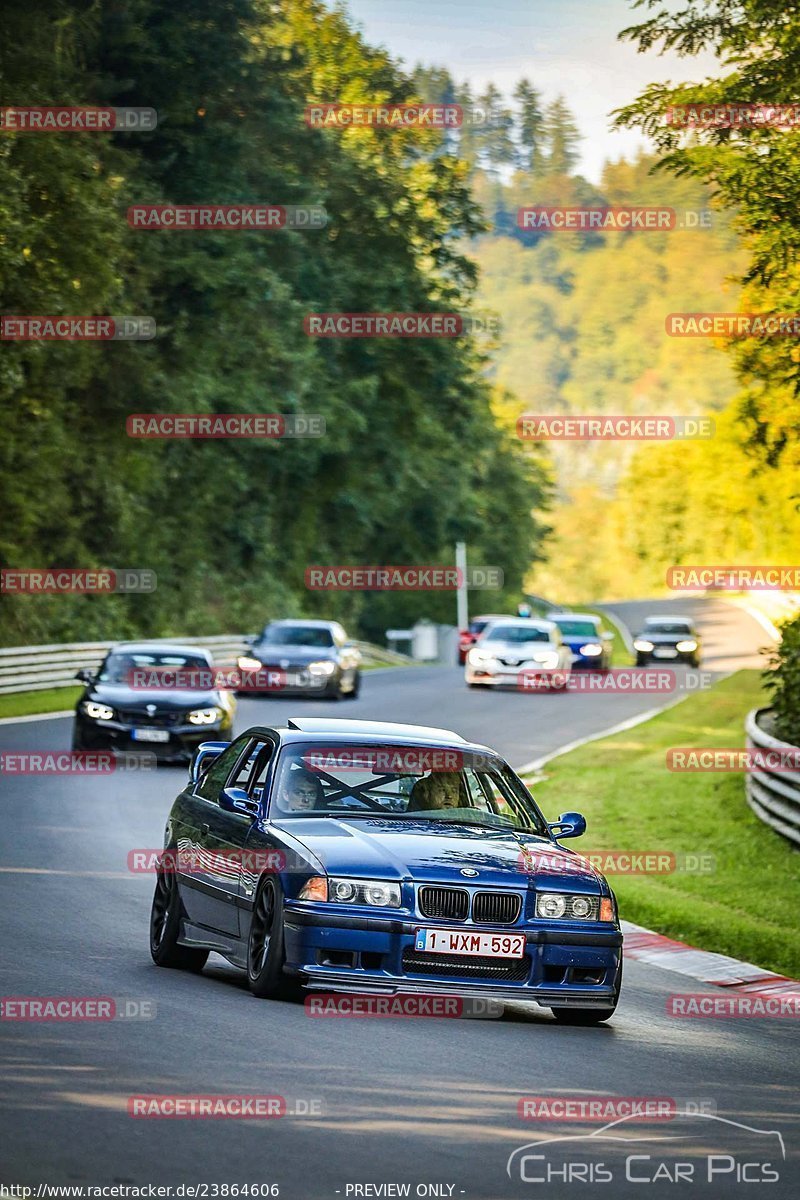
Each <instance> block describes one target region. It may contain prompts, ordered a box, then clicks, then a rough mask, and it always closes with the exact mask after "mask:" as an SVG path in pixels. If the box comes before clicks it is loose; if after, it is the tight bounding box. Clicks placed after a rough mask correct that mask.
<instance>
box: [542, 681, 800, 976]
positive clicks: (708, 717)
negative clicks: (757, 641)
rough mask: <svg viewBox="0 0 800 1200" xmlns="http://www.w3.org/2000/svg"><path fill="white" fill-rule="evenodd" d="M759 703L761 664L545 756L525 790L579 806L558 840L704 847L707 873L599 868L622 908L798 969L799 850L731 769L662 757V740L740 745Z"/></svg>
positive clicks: (556, 808)
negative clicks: (569, 834)
mask: <svg viewBox="0 0 800 1200" xmlns="http://www.w3.org/2000/svg"><path fill="white" fill-rule="evenodd" d="M767 702H768V701H767V699H766V696H765V693H764V692H763V691H762V687H761V675H760V672H758V671H738V672H737V673H736V674H734V675H731V676H729V677H728V678H727V679H723V680H722V681H721V682H720V683H717V684H716V685H715V686H714V687H712V688H710V689H709V690H708V691H705V692H698V693H695V694H693V695H691V696H689V697H688V698H687V699H686V700H683V701H682V702H681V703H680V704H677V705H675V706H674V707H672V708H670V709H668V710H667V711H666V712H664V713H661V714H660V715H659V716H657V717H654V718H653V719H652V720H650V721H646V722H644V723H643V724H642V725H638V726H636V728H634V729H631V730H628V731H625V732H623V733H619V734H616V735H614V736H613V737H609V738H605V739H603V740H601V741H597V742H591V743H589V744H587V745H586V746H581V747H580V748H579V749H577V750H572V751H570V752H569V753H568V754H565V755H563V756H562V757H559V758H556V759H554V760H553V761H552V762H549V763H547V765H546V766H545V767H544V771H545V776H544V778H543V779H542V780H541V781H540V782H538V783H534V784H532V790H533V792H534V794H535V796H536V799H537V801H538V802H539V804H540V806H542V807H543V809H544V810H545V812H546V814H547V816H548V819H549V820H553V819H555V817H556V816H558V815H559V813H561V812H565V811H566V810H568V809H574V810H577V811H578V812H582V813H583V814H584V815H585V816H586V822H587V832H586V834H585V835H584V836H583V837H582V838H579V839H575V840H574V841H569V842H567V843H565V845H567V846H569V847H570V848H573V849H575V850H576V851H577V852H578V853H581V851H583V852H589V851H592V852H594V851H598V850H623V851H638V852H640V853H641V852H645V851H647V852H654V851H660V852H662V853H668V852H672V853H674V854H675V855H677V856H679V857H680V855H681V854H683V853H685V854H688V855H711V856H713V859H712V862H713V869H712V870H711V872H710V873H708V874H700V873H694V874H693V873H690V872H688V871H681V870H676V871H674V872H672V873H669V874H654V875H619V874H609V883H610V884H611V886H612V888H613V889H614V891H615V892H616V895H617V899H618V901H619V908H620V915H621V916H622V917H623V918H624V919H627V920H629V921H633V922H635V923H636V924H638V925H644V926H646V927H647V928H648V929H653V930H656V931H657V932H659V933H663V934H666V935H668V936H670V937H674V938H677V939H678V940H680V941H686V942H689V943H690V944H691V945H693V946H696V947H698V948H700V949H703V950H712V951H716V952H717V953H720V954H730V955H732V956H734V957H735V958H739V959H744V960H746V961H748V962H752V963H756V964H757V965H758V966H762V967H766V968H768V969H770V970H773V971H777V972H781V973H784V974H787V975H790V976H793V977H797V976H798V974H800V922H798V920H797V913H798V911H800V855H798V852H797V851H796V850H794V849H793V848H792V847H791V845H790V843H789V842H787V841H785V840H784V839H783V838H781V837H780V836H779V835H778V834H777V833H774V832H773V831H772V830H771V829H769V828H768V827H767V826H766V825H763V824H762V823H761V822H760V821H759V820H758V818H757V817H756V816H755V814H754V813H753V812H751V810H750V809H749V808H748V806H747V803H746V801H745V791H744V777H743V774H742V773H741V772H727V771H726V772H704V771H701V772H688V771H686V772H675V771H670V770H668V769H667V766H666V752H667V750H668V749H669V748H670V747H678V746H681V747H690V746H703V747H706V746H707V747H731V746H735V747H743V746H744V730H743V722H744V717H745V714H746V713H747V711H748V710H749V709H751V708H754V707H756V706H759V705H765V704H766V703H767ZM609 715H610V712H609Z"/></svg>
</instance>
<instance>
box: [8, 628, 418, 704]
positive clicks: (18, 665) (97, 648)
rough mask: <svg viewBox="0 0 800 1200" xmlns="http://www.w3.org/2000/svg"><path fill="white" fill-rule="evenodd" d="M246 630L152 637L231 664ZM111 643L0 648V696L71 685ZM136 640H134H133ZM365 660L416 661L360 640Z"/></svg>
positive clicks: (243, 646)
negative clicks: (202, 651) (196, 648)
mask: <svg viewBox="0 0 800 1200" xmlns="http://www.w3.org/2000/svg"><path fill="white" fill-rule="evenodd" d="M249 636H250V635H249V634H246V633H228V634H223V635H222V636H215V637H174V638H148V639H147V640H148V641H152V642H155V643H161V644H163V645H170V644H175V643H177V644H179V645H181V646H203V647H205V648H206V649H207V650H210V651H211V654H212V657H213V659H214V662H216V663H231V662H234V661H235V660H236V658H237V656H238V655H239V654H241V653H242V652H243V651H244V650H246V647H247V638H248V637H249ZM119 640H120V639H119V638H117V639H115V640H114V641H110V642H67V643H65V644H64V645H54V646H9V647H6V648H5V649H0V695H3V694H6V693H11V692H37V691H43V690H44V689H45V688H58V687H71V686H73V685H74V684H75V673H76V671H79V670H80V669H81V668H82V667H88V668H89V669H92V668H96V667H99V666H100V663H101V662H102V661H103V659H104V658H105V656H106V654H107V653H108V651H109V650H110V649H111V647H112V646H115V645H117V643H118V642H119ZM130 640H133V639H130ZM355 645H356V646H357V647H358V649H359V650H360V651H361V654H362V657H363V659H364V661H365V663H367V664H369V663H371V662H377V663H383V662H385V663H388V664H396V665H397V666H400V665H403V664H406V665H408V664H409V663H411V662H412V661H413V660H412V659H410V658H407V657H406V655H405V654H399V653H397V652H396V651H394V650H384V649H383V648H382V647H380V646H374V645H373V644H372V643H371V642H356V643H355Z"/></svg>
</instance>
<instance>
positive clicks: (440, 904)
mask: <svg viewBox="0 0 800 1200" xmlns="http://www.w3.org/2000/svg"><path fill="white" fill-rule="evenodd" d="M419 909H420V912H421V913H422V915H423V916H424V917H441V918H444V919H445V920H448V921H466V919H467V913H468V912H469V892H468V891H467V890H466V889H465V888H446V887H424V888H420V892H419Z"/></svg>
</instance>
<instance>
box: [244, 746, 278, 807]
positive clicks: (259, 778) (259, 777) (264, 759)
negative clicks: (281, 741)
mask: <svg viewBox="0 0 800 1200" xmlns="http://www.w3.org/2000/svg"><path fill="white" fill-rule="evenodd" d="M274 754H275V746H274V745H273V743H272V742H262V743H260V745H259V747H258V754H257V756H256V758H255V759H254V760H253V767H254V770H253V772H252V775H251V777H250V785H249V787H248V791H249V793H250V795H251V796H252V797H253V799H254V800H258V801H259V803H260V802H261V797H262V796H263V794H264V784H265V783H266V779H267V772H268V771H269V768H270V764H271V763H272V759H273V756H274Z"/></svg>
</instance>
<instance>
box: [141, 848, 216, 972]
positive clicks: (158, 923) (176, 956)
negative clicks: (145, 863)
mask: <svg viewBox="0 0 800 1200" xmlns="http://www.w3.org/2000/svg"><path fill="white" fill-rule="evenodd" d="M180 923H181V898H180V893H179V892H178V879H177V876H176V875H175V873H174V871H171V872H165V871H159V872H158V873H157V875H156V890H155V895H154V896H153V905H152V908H151V910H150V956H151V958H152V960H153V962H154V963H155V964H156V966H157V967H173V968H176V969H177V970H181V971H195V972H197V971H202V969H203V967H204V966H205V965H206V959H207V958H208V950H198V949H195V947H193V946H181V945H180V944H179V942H178V931H179V929H180Z"/></svg>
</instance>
